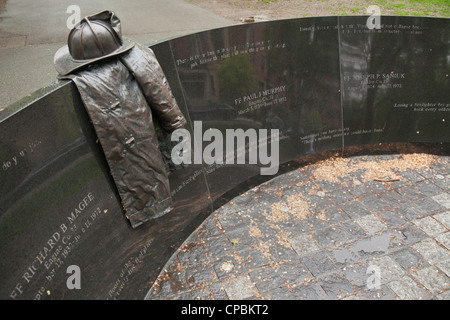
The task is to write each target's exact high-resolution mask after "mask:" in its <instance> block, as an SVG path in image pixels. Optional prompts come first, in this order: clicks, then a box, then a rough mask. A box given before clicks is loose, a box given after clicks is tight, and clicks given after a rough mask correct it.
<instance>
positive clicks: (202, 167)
mask: <svg viewBox="0 0 450 320" xmlns="http://www.w3.org/2000/svg"><path fill="white" fill-rule="evenodd" d="M367 19H368V17H319V18H302V19H292V20H281V21H271V22H264V23H255V24H247V25H238V26H233V27H227V28H222V29H215V30H210V31H206V32H201V33H197V34H192V35H188V36H184V37H180V38H176V39H172V40H169V41H165V42H162V43H160V44H157V45H154V46H152V49H153V50H154V51H155V53H156V55H157V57H158V60H159V61H160V63H161V65H162V67H163V69H164V71H165V73H166V76H167V78H168V80H169V83H170V85H171V87H172V90H173V92H174V95H175V97H176V99H177V101H178V103H179V105H180V107H181V108H182V111H183V113H184V114H185V116H186V118H187V119H188V124H187V125H186V127H185V128H186V129H187V130H188V131H189V132H190V134H191V138H192V140H193V141H194V140H196V141H197V143H199V144H200V143H201V144H202V147H201V149H199V150H201V151H205V150H206V149H207V148H209V149H208V150H209V151H210V150H211V143H212V141H209V140H208V135H211V133H214V136H215V137H218V136H219V135H221V136H222V137H223V138H224V139H225V138H226V133H227V131H226V130H227V129H228V130H230V129H243V130H244V131H246V130H249V129H250V130H254V132H256V133H257V134H262V133H263V132H264V131H263V130H264V129H267V130H268V131H267V132H272V131H271V130H273V129H278V130H279V131H278V132H279V134H280V135H279V140H277V141H276V142H275V141H272V144H270V145H269V150H270V148H271V147H272V146H274V144H275V143H276V144H277V145H278V146H279V153H278V155H279V159H278V161H279V165H280V170H279V171H278V172H281V171H282V170H285V167H286V166H287V165H288V164H289V163H290V162H291V161H293V160H296V159H299V158H301V157H303V156H306V155H308V154H312V153H316V152H321V151H325V150H332V149H341V150H343V149H345V148H346V147H347V146H355V145H364V144H372V143H379V142H439V143H440V142H442V143H448V142H450V130H449V126H448V122H449V117H448V116H449V112H450V78H449V74H450V20H449V19H440V18H416V17H414V18H413V17H381V28H380V29H369V28H368V27H367V26H366V22H367ZM49 91H50V92H47V93H45V94H43V95H42V96H39V97H36V99H34V101H33V102H31V103H29V104H28V105H26V106H25V107H24V108H22V109H21V110H20V111H18V112H16V113H14V114H13V115H10V116H8V117H6V118H4V119H3V120H2V122H1V123H0V138H1V141H2V148H1V151H0V165H1V166H2V170H1V171H0V172H1V177H2V183H1V193H0V197H1V199H0V206H1V211H0V257H1V259H0V271H1V274H2V278H1V280H0V281H1V285H0V298H2V299H142V298H144V297H145V294H146V293H147V291H148V290H149V289H150V287H151V286H152V284H153V281H154V280H155V279H156V277H157V275H158V274H159V272H160V270H161V268H162V267H163V266H164V264H165V263H166V261H167V260H168V259H169V258H170V256H171V255H172V253H173V252H174V251H175V250H176V249H177V248H178V246H179V245H180V244H181V243H182V242H183V241H184V240H185V239H186V238H187V237H188V236H189V234H190V233H191V232H192V231H194V230H195V228H196V227H197V226H199V225H200V223H201V222H202V221H203V220H204V219H205V218H206V217H207V216H208V215H209V214H210V213H211V212H212V211H213V210H214V209H215V208H217V207H219V206H220V205H222V204H223V203H225V202H227V201H228V200H229V199H230V197H232V196H233V195H236V194H238V193H239V192H242V191H245V190H246V188H249V186H251V185H252V184H256V183H259V182H262V181H264V180H268V179H270V178H272V177H273V175H261V168H267V167H268V165H267V163H264V162H263V161H261V157H259V154H256V155H258V159H257V160H258V161H257V162H256V163H255V164H251V162H250V160H249V158H248V157H247V158H246V161H244V163H242V164H224V165H223V164H217V163H216V164H206V163H205V162H204V161H201V162H199V163H198V164H195V163H194V164H184V165H174V164H173V163H172V162H171V161H170V154H171V150H172V148H173V147H174V146H175V145H176V144H177V142H171V141H170V137H169V136H167V135H164V134H163V133H162V132H161V131H160V137H159V138H160V142H161V149H162V151H163V153H164V154H165V155H166V156H167V168H168V170H170V172H171V173H170V184H171V189H172V196H173V199H174V202H175V209H174V210H173V211H172V212H171V213H169V214H167V215H165V216H163V217H161V218H159V219H157V220H155V221H151V222H148V223H146V224H144V225H142V226H140V227H139V228H137V229H132V228H131V227H130V226H129V223H128V221H127V220H126V218H125V217H124V214H123V212H122V209H121V205H120V200H119V197H118V195H117V192H116V189H115V186H114V183H113V181H112V179H111V177H110V175H109V171H108V168H107V165H106V162H105V159H104V157H103V154H102V152H101V147H100V146H99V145H98V142H97V138H96V136H95V132H94V129H93V127H92V125H91V124H90V122H89V118H88V116H87V113H86V111H85V110H84V107H83V105H82V103H81V100H80V97H79V95H78V92H77V91H76V89H75V86H74V85H73V84H72V83H71V82H65V83H60V84H58V85H55V86H53V87H51V88H50V89H49ZM208 132H209V133H208ZM205 133H206V135H204V134H205ZM234 151H239V150H234ZM192 152H193V153H194V149H193V150H192ZM251 152H252V150H250V151H249V150H247V153H251ZM225 156H226V154H224V155H223V157H225ZM247 156H248V154H247ZM234 159H235V158H234ZM234 163H237V160H236V159H235V161H234ZM71 265H76V266H78V267H79V268H80V269H79V270H80V274H81V289H69V288H68V287H67V285H66V281H67V279H68V278H69V277H70V276H71V272H69V273H68V272H67V268H68V267H69V266H71Z"/></svg>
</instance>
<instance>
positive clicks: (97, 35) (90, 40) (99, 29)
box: [54, 11, 134, 75]
mask: <svg viewBox="0 0 450 320" xmlns="http://www.w3.org/2000/svg"><path fill="white" fill-rule="evenodd" d="M67 43H68V44H67V45H66V46H64V47H62V48H61V49H59V50H58V51H57V52H56V54H55V58H54V62H55V67H56V70H57V71H58V73H59V74H61V75H67V74H69V73H71V72H73V71H75V70H77V69H79V68H81V67H83V66H85V65H88V64H91V63H93V62H95V61H99V60H101V59H105V58H108V57H111V56H114V55H118V54H121V53H123V52H125V51H127V50H129V49H131V48H132V47H133V46H134V43H133V42H132V41H130V40H128V39H122V32H121V26H120V20H119V18H118V17H117V16H116V15H115V14H114V12H111V11H102V12H100V13H97V14H95V15H91V16H87V17H85V18H83V19H82V20H81V21H80V22H79V23H78V24H77V25H76V26H75V27H74V28H73V29H72V30H71V31H70V33H69V37H68V41H67Z"/></svg>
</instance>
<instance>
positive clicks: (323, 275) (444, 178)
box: [147, 155, 450, 300]
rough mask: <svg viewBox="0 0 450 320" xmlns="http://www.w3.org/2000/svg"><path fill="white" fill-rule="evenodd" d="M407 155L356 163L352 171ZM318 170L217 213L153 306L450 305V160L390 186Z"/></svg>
mask: <svg viewBox="0 0 450 320" xmlns="http://www.w3.org/2000/svg"><path fill="white" fill-rule="evenodd" d="M399 157H400V156H399V155H373V156H362V157H354V158H350V162H349V167H356V166H357V165H358V164H361V162H370V161H373V162H374V163H378V162H379V161H389V160H395V159H398V158H399ZM315 170H317V168H314V167H304V168H302V169H299V170H295V171H292V172H290V173H287V174H284V175H282V176H279V177H277V178H275V179H273V180H271V181H269V182H266V183H264V184H262V185H260V186H259V187H256V188H254V189H252V190H250V191H248V192H247V193H245V194H243V195H241V196H239V197H237V198H235V199H234V200H232V201H231V202H229V203H228V204H226V205H225V206H223V207H221V208H220V209H219V210H217V211H216V212H214V213H213V214H211V215H210V216H209V217H208V219H207V220H206V221H204V223H203V224H202V225H201V226H200V227H199V228H198V229H197V230H196V231H195V232H194V233H193V234H192V235H191V236H190V237H189V238H188V239H187V240H186V242H185V243H184V244H183V245H182V246H181V247H180V248H179V249H178V251H177V252H176V253H175V254H174V255H173V256H172V258H171V259H170V261H169V262H168V263H167V264H166V266H165V268H164V269H163V272H162V273H161V274H160V277H159V278H158V280H157V281H156V282H155V285H154V286H153V288H152V289H151V290H150V292H149V293H148V295H147V299H277V300H278V299H283V300H284V299H445V300H448V299H450V290H449V288H450V284H449V283H450V281H449V276H450V251H449V249H450V232H449V228H450V157H445V156H442V157H439V160H438V162H437V163H436V164H435V165H432V166H431V167H430V168H429V169H420V170H406V171H403V172H399V175H400V179H398V180H395V181H391V182H378V181H364V179H363V178H362V177H363V174H364V171H363V170H355V171H353V172H350V173H349V174H347V175H345V176H343V177H341V178H340V180H339V181H338V182H337V183H336V182H333V183H330V182H329V181H326V180H320V179H317V178H316V177H315V173H314V172H315Z"/></svg>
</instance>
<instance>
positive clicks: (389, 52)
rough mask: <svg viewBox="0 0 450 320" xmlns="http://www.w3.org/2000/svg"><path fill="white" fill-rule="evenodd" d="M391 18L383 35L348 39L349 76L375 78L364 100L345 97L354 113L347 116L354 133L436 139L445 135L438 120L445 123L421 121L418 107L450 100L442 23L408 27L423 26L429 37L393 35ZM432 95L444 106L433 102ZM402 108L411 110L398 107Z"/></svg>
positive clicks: (425, 116)
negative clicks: (441, 131)
mask: <svg viewBox="0 0 450 320" xmlns="http://www.w3.org/2000/svg"><path fill="white" fill-rule="evenodd" d="M387 19H388V18H387V17H386V18H385V19H384V25H385V27H384V29H383V28H382V29H381V31H380V32H377V33H369V34H367V33H361V34H356V35H355V34H350V35H347V34H342V37H341V40H342V55H341V57H342V60H343V66H344V69H343V72H344V75H345V76H346V77H352V76H355V75H361V76H363V77H365V76H367V77H373V80H371V83H370V84H371V86H369V85H368V84H369V83H364V84H360V88H359V92H360V95H359V96H353V97H351V96H350V95H349V94H348V93H349V92H347V93H344V107H345V108H346V110H348V111H347V112H344V114H345V118H346V119H345V122H347V123H348V124H347V126H350V128H351V131H356V130H357V129H365V130H373V129H384V130H383V136H384V137H385V139H383V140H393V139H398V138H399V137H401V138H403V137H406V136H411V135H414V136H415V135H416V133H417V134H419V135H417V138H418V139H419V140H421V139H422V140H427V139H432V138H433V136H435V135H436V134H437V132H439V131H440V129H439V126H440V124H439V123H437V122H436V121H437V120H436V119H438V120H441V119H439V117H437V116H436V113H433V112H423V113H422V114H421V115H420V117H418V116H417V114H415V113H416V112H417V111H414V103H421V102H443V101H450V90H449V87H450V86H449V78H448V77H446V76H445V75H446V74H448V72H449V70H450V64H449V61H448V60H449V59H448V56H449V51H450V49H449V45H448V43H445V42H444V41H442V39H441V37H442V36H443V32H442V25H441V27H440V28H439V25H440V23H439V21H430V22H427V25H423V22H421V21H419V20H416V19H415V18H412V19H411V20H410V21H408V22H409V23H402V24H404V25H419V24H420V25H421V26H420V27H421V28H422V29H423V30H424V33H423V34H412V33H410V32H408V31H404V30H400V32H399V33H392V34H391V33H389V34H388V33H387V31H389V30H387V27H386V25H387V24H388V23H389V24H390V25H392V26H394V25H395V24H397V22H398V21H397V20H387ZM393 19H394V18H393ZM396 30H398V29H396ZM396 74H404V78H402V79H396V78H395V77H393V78H392V79H389V77H390V76H391V75H392V76H395V75H396ZM380 80H381V81H383V82H380ZM430 96H431V97H439V98H438V99H440V100H442V101H435V100H433V101H429V97H430ZM435 99H436V98H435ZM399 103H400V104H401V103H404V104H406V105H408V107H407V108H394V105H395V104H399ZM417 131H419V132H417ZM401 138H400V139H401ZM371 139H372V140H369V141H375V140H376V141H380V139H379V138H371ZM373 139H375V140H373ZM369 141H367V142H369Z"/></svg>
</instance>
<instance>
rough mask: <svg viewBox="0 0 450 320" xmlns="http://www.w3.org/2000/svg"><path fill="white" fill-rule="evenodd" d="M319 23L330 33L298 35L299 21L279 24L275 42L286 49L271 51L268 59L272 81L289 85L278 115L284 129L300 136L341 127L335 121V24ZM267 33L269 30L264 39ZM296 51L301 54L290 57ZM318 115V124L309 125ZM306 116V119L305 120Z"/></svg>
mask: <svg viewBox="0 0 450 320" xmlns="http://www.w3.org/2000/svg"><path fill="white" fill-rule="evenodd" d="M302 23H303V22H302ZM306 23H309V22H306ZM321 23H322V24H323V25H329V27H330V29H329V31H320V32H317V31H316V32H314V31H311V32H300V33H299V26H300V22H299V21H292V22H289V23H285V24H280V27H279V29H280V30H279V32H277V35H276V36H277V38H278V39H277V41H279V42H282V43H286V48H285V49H273V50H271V51H270V52H269V57H268V59H269V61H270V63H269V77H270V79H271V81H272V82H274V83H278V82H279V83H285V84H286V85H287V86H288V89H287V90H286V91H287V92H288V99H287V101H288V102H287V105H286V106H285V107H284V108H283V109H281V110H277V112H278V115H279V116H280V117H282V118H283V119H284V120H285V125H286V127H288V128H292V131H293V132H294V133H297V134H300V135H304V134H306V133H315V132H314V130H316V129H315V128H316V127H320V128H317V130H321V129H322V128H323V126H328V127H330V128H331V127H333V128H335V127H340V125H341V124H340V123H339V121H337V120H338V119H339V116H340V114H339V113H340V101H339V99H338V98H339V95H338V94H337V93H338V89H339V66H338V64H337V63H336V61H335V60H334V59H333V57H334V56H336V55H337V54H338V42H337V33H336V32H335V30H334V29H333V27H335V25H336V23H337V21H336V20H335V19H324V20H322V21H321ZM301 25H302V26H303V24H301ZM314 27H315V25H314ZM270 34H271V31H270V30H268V31H267V37H269V35H270ZM293 34H295V35H296V36H295V37H293V36H292V35H293ZM272 36H273V35H272ZM295 52H299V53H300V52H301V54H293V53H295ZM274 85H275V84H274ZM294 103H295V104H294ZM311 108H314V109H315V111H314V113H316V114H315V115H308V114H306V110H310V109H311ZM317 113H318V114H319V116H320V118H321V119H320V121H319V122H318V123H317V125H312V122H311V120H312V118H316V119H315V120H319V119H318V118H317ZM306 117H309V120H305V118H306ZM305 121H307V122H308V124H306V123H305ZM307 126H308V128H307Z"/></svg>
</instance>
